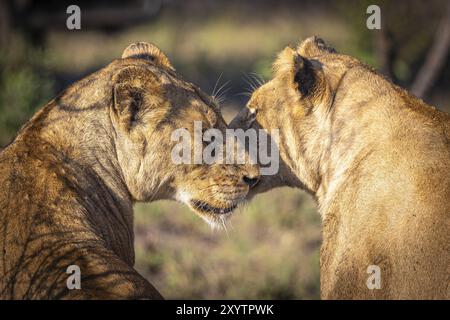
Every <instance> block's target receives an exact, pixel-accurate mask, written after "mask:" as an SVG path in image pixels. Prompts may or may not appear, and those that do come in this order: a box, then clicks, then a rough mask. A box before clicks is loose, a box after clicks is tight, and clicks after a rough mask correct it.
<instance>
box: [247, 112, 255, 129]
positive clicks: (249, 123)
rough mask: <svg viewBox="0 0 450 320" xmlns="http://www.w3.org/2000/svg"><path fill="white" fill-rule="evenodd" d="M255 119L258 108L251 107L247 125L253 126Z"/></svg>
mask: <svg viewBox="0 0 450 320" xmlns="http://www.w3.org/2000/svg"><path fill="white" fill-rule="evenodd" d="M255 120H256V109H252V108H249V109H248V114H247V125H248V126H251V125H252V123H253V122H254V121H255Z"/></svg>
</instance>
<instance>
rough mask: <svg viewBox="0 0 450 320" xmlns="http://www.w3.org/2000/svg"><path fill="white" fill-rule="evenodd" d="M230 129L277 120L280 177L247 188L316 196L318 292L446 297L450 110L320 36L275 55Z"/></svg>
mask: <svg viewBox="0 0 450 320" xmlns="http://www.w3.org/2000/svg"><path fill="white" fill-rule="evenodd" d="M231 127H241V128H249V127H253V128H260V127H262V128H264V129H267V130H272V129H279V142H278V148H279V151H280V157H281V160H280V161H281V164H280V171H279V174H277V175H276V176H265V177H263V178H262V179H261V181H260V183H259V184H258V185H257V186H256V187H255V189H252V191H251V193H252V194H256V193H260V192H264V191H266V190H269V189H271V188H274V187H278V186H290V187H296V188H302V189H305V190H307V191H308V192H309V193H311V194H312V195H313V196H314V198H315V199H316V201H317V203H318V207H319V212H320V214H321V217H322V226H323V244H322V248H321V253H320V269H321V296H322V298H325V299H366V298H371V299H419V298H425V299H434V298H449V280H450V279H449V271H450V259H449V258H450V252H449V250H450V248H449V245H450V238H449V220H450V219H449V218H450V116H449V115H448V114H446V113H443V112H440V111H438V110H436V109H435V108H433V107H430V106H428V105H427V104H425V103H424V102H423V101H421V100H419V99H417V98H415V97H413V96H411V95H410V94H408V93H407V92H406V91H405V90H402V89H401V88H399V87H397V86H395V85H394V84H392V83H391V82H389V81H388V80H386V79H385V78H383V77H382V76H380V75H378V74H377V73H376V72H375V71H374V70H372V69H371V68H369V67H368V66H366V65H364V64H363V63H361V62H360V61H358V60H357V59H354V58H352V57H349V56H346V55H342V54H338V53H336V52H335V50H334V49H332V48H330V47H328V46H327V45H326V44H325V43H324V42H323V40H321V39H319V38H316V37H313V38H308V39H306V40H305V41H303V42H302V43H300V44H299V46H298V47H297V48H295V49H294V48H290V47H287V48H285V49H284V50H283V51H282V52H281V53H280V54H279V56H278V58H277V59H276V61H275V63H274V76H273V79H272V80H271V81H269V82H267V83H266V84H264V85H262V86H261V87H260V88H259V89H257V90H256V91H255V92H254V93H253V95H252V97H251V99H250V101H249V102H248V104H247V107H246V108H244V109H243V110H242V111H241V112H240V113H239V114H238V116H237V117H236V118H235V119H234V120H233V122H232V123H231ZM378 268H379V270H378ZM378 271H380V272H379V273H378Z"/></svg>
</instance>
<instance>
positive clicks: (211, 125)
mask: <svg viewBox="0 0 450 320" xmlns="http://www.w3.org/2000/svg"><path fill="white" fill-rule="evenodd" d="M120 63H121V64H122V65H123V67H122V68H120V69H119V70H118V72H117V73H115V74H114V75H113V77H112V81H113V83H114V90H113V95H114V101H113V107H112V108H111V119H112V121H113V125H114V127H115V128H116V132H117V156H118V160H119V162H120V164H121V167H122V169H123V172H124V177H125V180H126V183H127V186H128V188H129V190H130V192H131V194H132V195H133V197H134V198H135V199H136V200H138V201H150V200H154V199H160V198H175V199H177V200H179V201H182V202H184V203H185V204H187V205H188V206H189V207H190V208H192V209H193V210H194V211H195V212H196V213H198V214H199V215H200V216H201V217H203V218H204V219H206V220H207V221H208V222H212V223H214V222H215V221H220V220H218V218H219V217H222V218H223V217H226V216H227V214H229V213H231V212H232V211H233V210H234V209H235V208H236V206H237V205H238V203H239V202H240V201H241V200H243V199H244V198H245V196H246V194H247V192H248V191H249V188H250V187H251V186H252V185H253V184H254V183H256V181H257V180H258V168H257V167H256V166H254V165H253V166H252V165H233V164H225V163H211V164H206V163H204V162H203V161H200V162H197V163H196V162H195V159H194V158H195V157H194V146H195V145H198V144H199V143H200V151H202V150H203V147H204V142H203V141H195V139H197V140H198V139H199V138H200V139H201V138H202V134H203V133H204V132H205V131H206V130H208V129H215V130H218V131H220V132H222V133H223V134H225V130H226V129H227V125H226V123H225V121H224V119H223V118H222V116H221V113H220V110H219V107H218V105H217V104H216V102H215V101H214V100H213V99H212V98H211V97H209V96H208V95H206V94H205V93H203V92H202V91H201V90H200V89H199V88H198V87H196V86H195V85H193V84H191V83H189V82H187V81H185V80H183V79H182V78H181V76H180V75H178V74H177V73H176V72H175V70H174V69H173V67H172V66H171V64H170V62H169V60H168V58H167V57H166V56H165V55H164V54H163V53H162V52H161V51H160V50H159V49H158V48H156V47H155V46H154V45H151V44H148V43H136V44H132V45H130V46H129V47H128V48H127V49H126V50H125V51H124V53H123V55H122V61H121V62H120ZM195 123H197V125H195ZM199 124H200V125H199ZM176 130H183V132H184V133H186V134H187V135H188V137H187V138H188V139H186V140H185V141H182V142H183V143H184V144H185V145H184V146H182V147H183V148H185V147H187V153H189V155H188V157H187V159H190V161H189V160H188V162H187V163H177V162H176V161H174V158H173V155H174V154H176V155H177V156H178V152H183V151H184V152H186V149H184V150H179V149H176V148H175V147H176V145H177V144H179V143H180V141H179V139H178V138H180V137H178V138H174V132H175V131H176ZM195 130H197V131H199V130H200V131H202V132H195ZM194 136H195V137H194ZM184 138H186V137H184ZM223 143H224V144H225V141H223ZM178 147H179V146H178ZM224 150H225V147H224ZM191 155H192V157H191Z"/></svg>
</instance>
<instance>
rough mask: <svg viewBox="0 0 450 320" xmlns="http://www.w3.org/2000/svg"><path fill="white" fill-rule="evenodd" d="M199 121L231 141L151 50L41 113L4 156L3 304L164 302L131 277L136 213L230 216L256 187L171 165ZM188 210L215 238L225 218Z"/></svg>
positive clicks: (208, 106) (129, 54)
mask: <svg viewBox="0 0 450 320" xmlns="http://www.w3.org/2000/svg"><path fill="white" fill-rule="evenodd" d="M194 121H202V122H203V128H205V129H208V128H217V129H219V130H222V132H224V131H225V129H226V124H225V122H224V120H223V118H222V116H221V115H220V112H219V110H218V108H217V106H216V105H215V103H214V102H213V101H212V100H211V98H210V97H209V96H207V95H205V94H204V93H203V92H202V91H201V90H200V89H199V88H197V87H196V86H194V85H193V84H191V83H189V82H186V81H185V80H183V79H182V78H181V76H180V75H178V74H177V73H176V72H175V71H174V69H173V67H172V65H171V64H170V63H169V60H168V59H167V57H166V56H165V55H164V54H163V53H162V52H161V51H160V50H159V49H158V48H156V47H155V46H153V45H151V44H148V43H136V44H132V45H130V46H129V47H128V48H127V49H126V50H125V52H124V54H123V56H122V58H121V59H118V60H115V61H113V62H112V63H111V64H109V65H108V66H106V67H105V68H103V69H101V70H99V71H97V72H95V73H93V74H92V75H90V76H87V77H86V78H84V79H82V80H80V81H78V82H76V83H75V84H73V85H72V86H70V87H69V88H68V89H67V90H65V91H64V92H62V93H61V94H60V95H59V96H57V97H56V98H55V99H54V100H52V101H51V102H49V103H48V104H47V105H46V106H45V107H44V108H42V109H41V110H40V111H39V112H37V113H36V114H35V115H34V116H33V118H32V119H31V120H30V121H29V122H27V123H26V124H25V126H24V127H23V128H22V129H21V130H20V132H19V133H18V135H17V137H16V138H15V140H14V141H13V142H12V143H11V144H10V145H9V146H7V147H6V148H5V149H4V150H3V151H2V152H1V153H0V185H1V187H2V192H1V193H0V299H59V298H65V299H73V298H84V299H87V298H93V299H94V298H95V299H103V298H104V299H125V298H127V299H129V298H161V296H160V294H159V293H158V291H156V289H155V288H153V286H152V285H151V284H150V283H149V282H148V281H147V280H145V279H144V278H143V277H141V276H140V275H139V274H138V273H137V272H136V271H135V270H134V269H133V265H134V248H133V241H134V232H133V203H135V202H139V201H145V202H150V201H154V200H158V199H178V200H180V201H183V202H184V203H186V204H187V205H188V206H190V207H191V208H193V206H192V201H193V200H196V201H199V202H201V203H207V204H208V205H209V206H212V207H214V208H221V209H224V208H230V207H233V206H234V205H236V204H237V203H239V201H241V200H242V199H243V198H244V197H245V196H246V194H247V191H248V185H247V184H245V183H244V181H243V176H244V175H247V176H250V177H255V176H257V175H258V169H257V168H256V167H255V166H245V165H241V166H237V165H220V164H213V165H205V164H199V165H194V164H193V165H184V164H183V165H176V164H174V163H173V161H172V159H171V150H172V147H173V146H174V145H175V143H177V142H175V141H171V134H172V132H173V130H174V129H178V128H186V129H187V130H189V132H190V133H191V135H192V134H193V127H194ZM180 194H182V196H179V195H180ZM193 209H194V210H195V211H196V212H197V213H198V214H199V215H200V216H201V217H202V218H203V219H205V220H207V221H208V222H209V223H211V224H213V225H215V226H223V222H222V220H223V219H225V217H227V216H229V213H228V214H226V215H224V216H219V215H218V214H215V213H211V212H204V211H202V212H199V211H198V210H196V209H195V208H193ZM149 214H151V213H150V212H149ZM186 250H189V247H188V244H186ZM69 265H77V266H79V267H80V269H81V277H82V279H81V287H82V289H81V290H68V289H67V286H66V280H67V278H68V277H69V276H70V275H68V274H66V269H67V267H68V266H69Z"/></svg>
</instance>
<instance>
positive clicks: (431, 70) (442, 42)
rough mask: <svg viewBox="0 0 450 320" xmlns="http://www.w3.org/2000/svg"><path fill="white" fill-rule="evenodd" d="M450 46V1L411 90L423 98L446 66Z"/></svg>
mask: <svg viewBox="0 0 450 320" xmlns="http://www.w3.org/2000/svg"><path fill="white" fill-rule="evenodd" d="M449 47H450V2H448V3H447V8H446V12H445V13H444V16H443V17H442V20H441V22H440V23H439V26H438V28H437V30H436V34H435V38H434V41H433V44H432V46H431V48H430V50H429V52H428V54H427V57H426V59H425V63H424V64H423V66H422V68H421V69H420V70H419V72H418V73H417V76H416V79H415V81H414V83H413V85H412V86H411V91H412V93H413V94H415V95H416V96H418V97H421V98H423V97H424V96H425V95H426V94H427V93H428V91H429V90H430V88H431V87H432V86H433V85H434V82H435V81H436V79H437V77H438V76H439V72H440V71H441V69H442V67H444V65H445V62H446V58H447V56H448V52H449Z"/></svg>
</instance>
